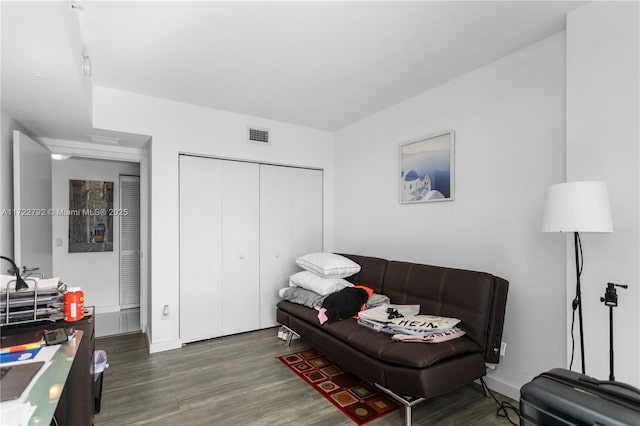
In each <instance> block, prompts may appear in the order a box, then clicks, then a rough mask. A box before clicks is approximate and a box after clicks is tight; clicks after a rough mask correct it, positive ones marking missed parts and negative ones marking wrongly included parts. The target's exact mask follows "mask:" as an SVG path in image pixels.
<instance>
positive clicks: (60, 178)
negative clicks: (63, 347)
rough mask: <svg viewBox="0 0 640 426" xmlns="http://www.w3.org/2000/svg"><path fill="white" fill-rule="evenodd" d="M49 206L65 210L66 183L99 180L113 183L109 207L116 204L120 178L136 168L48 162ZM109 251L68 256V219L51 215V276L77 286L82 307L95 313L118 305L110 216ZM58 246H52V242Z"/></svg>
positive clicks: (116, 231) (117, 235) (116, 230)
mask: <svg viewBox="0 0 640 426" xmlns="http://www.w3.org/2000/svg"><path fill="white" fill-rule="evenodd" d="M52 163H53V165H52V207H53V209H54V210H55V211H58V210H59V209H68V208H69V180H70V179H80V180H100V181H107V182H113V185H114V187H113V188H114V199H113V207H114V209H118V208H119V205H120V188H119V179H120V175H121V174H123V175H136V176H137V175H139V173H140V165H139V164H137V163H127V162H118V161H101V160H87V159H78V158H71V159H69V160H65V161H53V162H52ZM113 235H114V236H115V238H114V242H113V251H111V252H96V253H69V217H68V216H65V215H62V214H60V215H54V216H53V239H52V241H53V274H54V276H59V277H60V279H61V280H62V281H63V282H64V283H66V284H67V285H69V286H80V287H82V291H83V292H84V295H85V305H87V306H95V307H96V312H97V313H101V312H112V311H117V310H119V308H120V306H119V304H120V302H119V297H120V290H119V282H120V274H119V271H120V269H119V265H120V263H119V259H118V255H119V248H120V218H119V216H114V217H113ZM58 238H59V239H61V240H62V243H63V245H62V247H56V239H58Z"/></svg>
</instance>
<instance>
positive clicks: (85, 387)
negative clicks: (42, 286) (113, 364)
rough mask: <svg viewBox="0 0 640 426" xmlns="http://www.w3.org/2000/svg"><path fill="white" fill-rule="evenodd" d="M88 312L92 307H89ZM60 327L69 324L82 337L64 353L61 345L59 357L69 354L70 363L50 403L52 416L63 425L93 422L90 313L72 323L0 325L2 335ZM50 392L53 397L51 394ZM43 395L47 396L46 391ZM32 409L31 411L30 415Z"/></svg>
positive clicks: (91, 327) (91, 322)
mask: <svg viewBox="0 0 640 426" xmlns="http://www.w3.org/2000/svg"><path fill="white" fill-rule="evenodd" d="M91 312H93V311H92V310H91ZM64 327H72V328H74V329H76V330H78V331H81V332H82V333H78V334H81V336H82V337H81V338H80V340H79V341H76V346H74V347H70V346H69V347H67V351H68V354H64V349H65V348H61V350H62V353H63V358H64V357H65V356H66V358H71V360H72V363H71V366H70V367H69V370H68V375H67V378H66V381H65V382H64V388H63V390H62V394H60V395H59V399H58V400H57V406H55V405H54V407H55V418H56V420H57V421H58V424H60V425H64V426H90V425H92V424H93V411H94V406H95V393H94V383H93V368H94V366H93V354H94V350H95V334H94V319H93V315H92V314H85V317H84V318H83V319H82V320H80V321H76V322H72V323H70V322H64V321H56V322H46V323H38V324H15V325H13V324H10V325H4V326H3V327H2V335H3V336H6V335H12V334H19V333H24V332H29V331H34V330H39V329H47V330H52V329H56V328H64ZM65 345H67V344H65ZM71 351H74V353H73V356H71ZM67 361H68V360H67ZM61 365H62V364H61ZM67 367H68V366H67ZM61 368H64V367H61ZM49 369H51V367H49ZM45 373H46V372H45ZM54 392H55V390H54ZM53 396H54V397H55V395H53ZM47 398H49V396H48V395H47ZM36 413H38V411H36ZM36 413H34V417H35V415H36ZM30 424H31V423H30ZM38 424H40V425H42V424H45V425H48V424H49V423H48V421H45V422H44V423H43V422H41V421H39V422H38Z"/></svg>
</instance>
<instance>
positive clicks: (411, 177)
mask: <svg viewBox="0 0 640 426" xmlns="http://www.w3.org/2000/svg"><path fill="white" fill-rule="evenodd" d="M419 178H420V177H419V176H418V174H417V173H416V171H415V170H409V173H407V174H406V175H404V180H405V181H407V182H410V181H412V180H416V179H419Z"/></svg>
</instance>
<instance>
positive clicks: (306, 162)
mask: <svg viewBox="0 0 640 426" xmlns="http://www.w3.org/2000/svg"><path fill="white" fill-rule="evenodd" d="M301 107H303V106H301ZM248 125H251V126H256V127H259V128H266V129H269V130H271V138H272V143H271V144H270V145H269V146H262V145H259V144H255V143H250V142H247V140H246V134H247V126H248ZM94 126H95V127H98V128H103V129H111V130H118V131H124V132H130V133H140V134H145V135H151V137H152V138H153V139H152V142H151V147H150V176H151V179H150V183H151V196H150V204H151V206H150V213H151V235H150V239H151V259H152V260H151V278H150V279H151V286H150V298H151V302H150V329H149V330H148V332H149V336H150V337H149V338H150V341H151V351H152V352H155V351H158V350H164V349H172V348H176V347H179V346H180V341H179V320H178V319H179V303H178V297H179V281H178V278H179V275H178V265H179V262H178V254H179V253H178V154H179V153H181V152H183V153H195V154H202V155H209V156H215V157H224V158H234V159H243V160H249V161H260V162H267V163H275V164H287V165H295V166H303V167H313V168H321V169H324V188H325V190H324V191H325V193H324V201H325V204H324V217H325V229H324V247H325V248H326V249H331V247H332V240H331V236H332V235H333V232H332V231H333V228H332V222H331V219H332V215H331V214H330V212H331V211H332V210H333V208H332V200H333V195H332V192H331V189H332V188H333V173H332V159H333V135H332V134H331V133H330V132H326V131H320V130H315V129H311V128H307V127H301V126H295V125H291V124H286V123H281V122H277V121H273V120H267V119H262V118H258V117H252V116H247V115H241V114H235V113H230V112H224V111H219V110H214V109H210V108H204V107H199V106H195V105H189V104H184V103H180V102H173V101H168V100H163V99H159V98H152V97H148V96H142V95H137V94H133V93H128V92H123V91H118V90H112V89H106V88H100V87H96V88H95V89H94ZM164 305H169V306H170V312H171V314H170V318H169V320H161V319H160V318H161V312H162V307H163V306H164Z"/></svg>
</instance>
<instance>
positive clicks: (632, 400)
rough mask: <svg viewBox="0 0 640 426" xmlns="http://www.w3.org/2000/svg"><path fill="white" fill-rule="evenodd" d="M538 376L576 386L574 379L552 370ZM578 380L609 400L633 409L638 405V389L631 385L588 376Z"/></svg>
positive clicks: (639, 395) (639, 396)
mask: <svg viewBox="0 0 640 426" xmlns="http://www.w3.org/2000/svg"><path fill="white" fill-rule="evenodd" d="M538 377H547V378H549V379H550V380H553V381H555V382H559V383H561V384H564V385H566V386H570V387H572V388H574V387H576V386H575V385H576V382H575V381H573V380H570V379H568V378H566V377H563V376H562V375H560V374H557V373H555V372H554V371H553V370H551V371H547V372H545V373H542V374H540V375H539V376H538ZM578 381H579V382H581V383H584V385H585V388H586V389H588V390H591V391H594V392H597V396H600V397H602V398H604V399H607V400H609V401H612V402H616V403H619V404H623V405H625V406H627V407H629V408H631V409H634V410H637V409H638V406H639V405H640V389H637V388H635V387H633V386H630V385H627V384H625V383H620V382H615V381H606V380H603V381H601V380H597V379H594V378H593V377H589V376H580V377H579V378H578ZM604 385H608V386H615V387H619V388H622V389H626V390H627V391H631V392H633V393H634V394H635V395H629V394H626V393H623V392H619V391H616V390H614V389H607V388H605V387H604Z"/></svg>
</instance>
